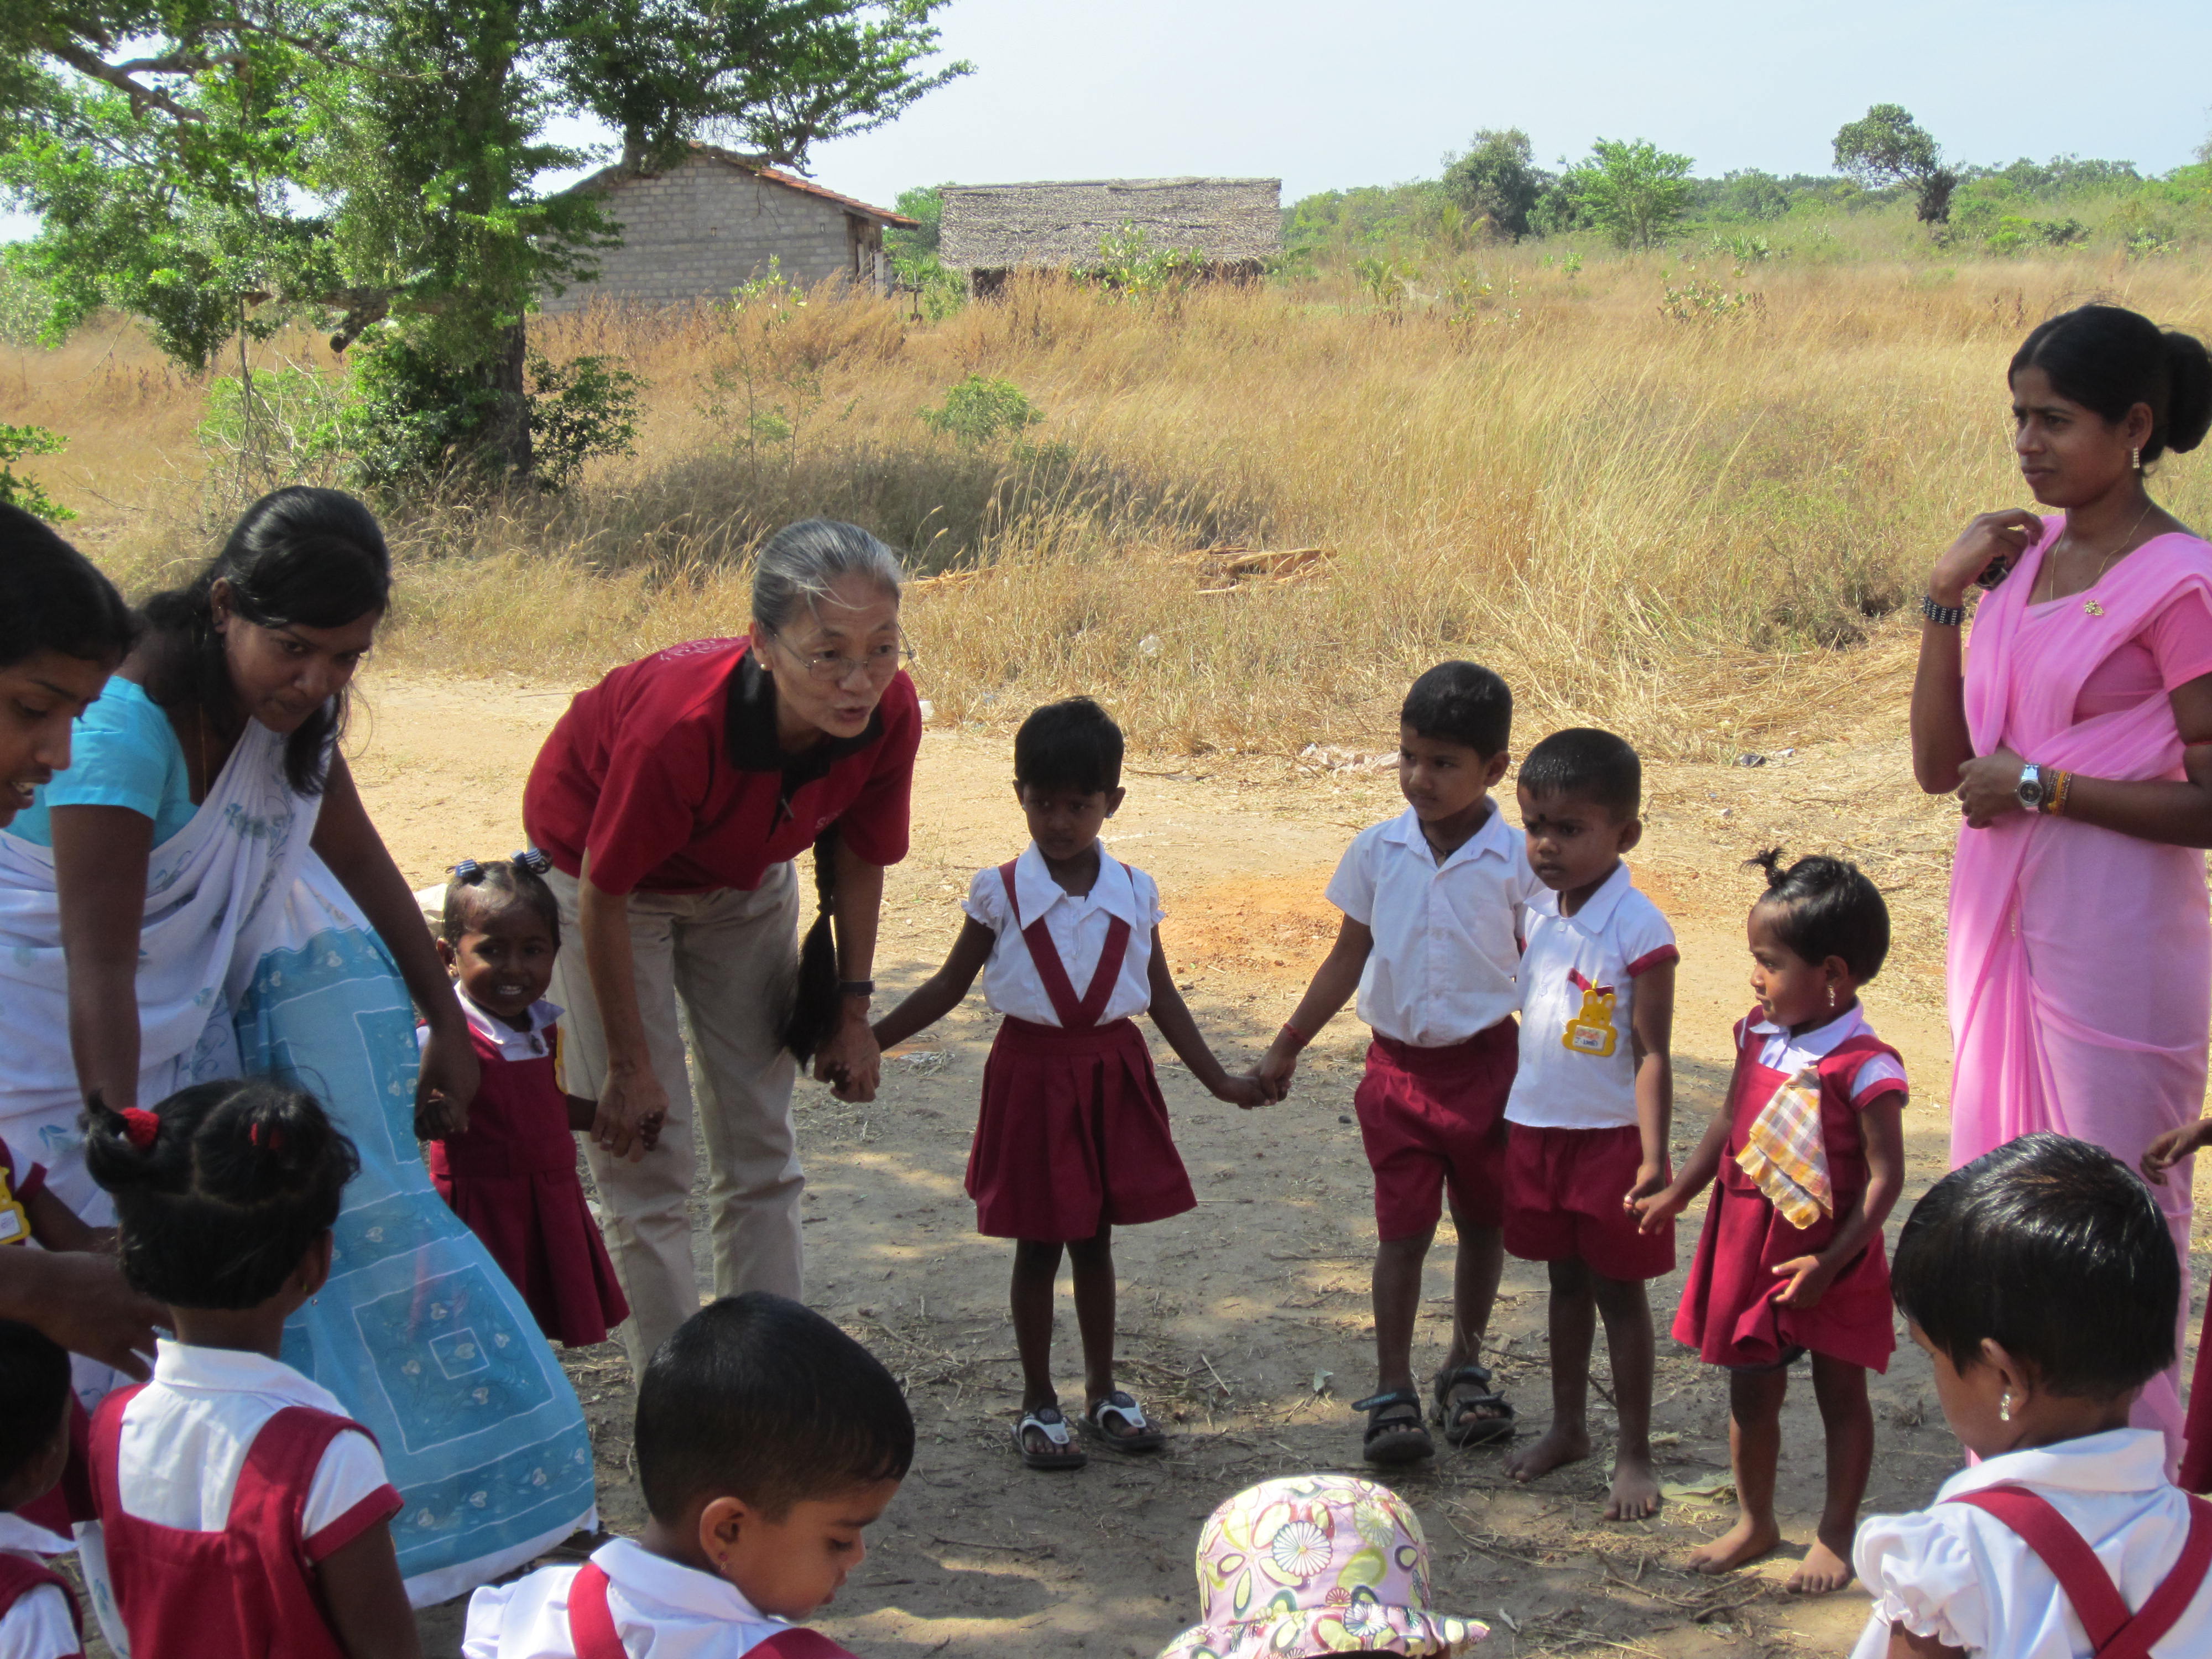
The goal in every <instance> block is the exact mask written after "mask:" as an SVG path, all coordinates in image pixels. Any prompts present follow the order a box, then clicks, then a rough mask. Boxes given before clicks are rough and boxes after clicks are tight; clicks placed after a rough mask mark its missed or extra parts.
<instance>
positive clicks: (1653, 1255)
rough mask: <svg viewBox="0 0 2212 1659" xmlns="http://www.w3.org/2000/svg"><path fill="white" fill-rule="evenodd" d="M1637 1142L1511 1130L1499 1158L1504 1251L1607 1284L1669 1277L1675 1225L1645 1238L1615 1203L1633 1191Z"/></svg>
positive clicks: (1628, 1131) (1626, 1135) (1602, 1134)
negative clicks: (1577, 1269)
mask: <svg viewBox="0 0 2212 1659" xmlns="http://www.w3.org/2000/svg"><path fill="white" fill-rule="evenodd" d="M1643 1161H1644V1137H1643V1133H1642V1132H1641V1131H1640V1130H1638V1128H1637V1127H1636V1126H1635V1125H1634V1124H1633V1123H1629V1124H1624V1125H1622V1126H1620V1127H1617V1128H1612V1129H1546V1128H1538V1127H1533V1126H1531V1125H1529V1124H1526V1123H1516V1124H1514V1125H1512V1126H1511V1141H1510V1145H1509V1146H1508V1147H1507V1150H1506V1153H1505V1248H1506V1249H1507V1250H1509V1251H1510V1252H1511V1253H1512V1254H1513V1255H1517V1256H1519V1257H1520V1258H1521V1259H1522V1261H1570V1260H1573V1261H1583V1262H1585V1263H1587V1264H1588V1266H1589V1270H1590V1271H1591V1272H1592V1273H1601V1274H1603V1275H1604V1276H1605V1277H1606V1278H1607V1279H1658V1278H1662V1277H1663V1276H1664V1275H1666V1274H1668V1273H1672V1272H1674V1223H1673V1222H1671V1221H1669V1222H1668V1224H1667V1225H1665V1226H1664V1227H1662V1228H1660V1229H1659V1230H1658V1231H1656V1232H1649V1233H1647V1232H1644V1231H1642V1230H1641V1229H1640V1228H1638V1226H1637V1225H1636V1218H1635V1217H1634V1216H1632V1215H1631V1214H1630V1213H1629V1212H1628V1210H1627V1208H1626V1205H1625V1204H1624V1203H1623V1202H1622V1200H1625V1199H1626V1197H1627V1196H1628V1191H1629V1188H1632V1187H1633V1186H1635V1185H1636V1170H1637V1167H1638V1165H1639V1164H1642V1163H1643Z"/></svg>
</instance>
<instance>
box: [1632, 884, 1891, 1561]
mask: <svg viewBox="0 0 2212 1659" xmlns="http://www.w3.org/2000/svg"><path fill="white" fill-rule="evenodd" d="M1754 862H1756V863H1757V864H1758V865H1759V866H1760V867H1762V868H1763V869H1765V872H1766V876H1767V890H1766V893H1765V896H1764V897H1762V898H1761V899H1760V900H1759V902H1758V903H1757V904H1755V905H1753V907H1752V910H1751V917H1750V921H1749V933H1750V940H1751V956H1752V963H1753V966H1752V975H1751V986H1752V989H1753V992H1754V993H1755V994H1757V995H1758V998H1759V1006H1758V1007H1756V1008H1754V1009H1753V1011H1752V1012H1750V1013H1748V1014H1747V1015H1745V1016H1744V1018H1742V1020H1741V1021H1740V1022H1739V1023H1738V1024H1737V1025H1736V1033H1735V1035H1736V1061H1735V1078H1734V1079H1733V1080H1732V1081H1731V1083H1730V1084H1729V1098H1728V1109H1726V1110H1725V1111H1724V1112H1723V1113H1721V1114H1719V1115H1717V1116H1716V1117H1715V1118H1714V1119H1713V1121H1712V1123H1711V1127H1708V1128H1707V1130H1706V1131H1705V1139H1703V1140H1702V1141H1700V1142H1699V1145H1698V1150H1697V1152H1695V1154H1693V1155H1692V1158H1690V1161H1689V1162H1688V1163H1687V1164H1686V1165H1685V1166H1684V1167H1683V1170H1682V1172H1681V1174H1680V1176H1677V1177H1676V1178H1675V1181H1674V1185H1673V1186H1671V1187H1669V1188H1667V1189H1666V1190H1665V1191H1664V1192H1662V1193H1661V1194H1658V1195H1657V1196H1656V1198H1652V1199H1650V1200H1646V1201H1645V1202H1644V1205H1643V1206H1640V1211H1641V1213H1642V1214H1643V1215H1644V1217H1645V1218H1646V1220H1647V1223H1650V1224H1652V1225H1656V1221H1657V1220H1659V1219H1661V1218H1672V1217H1673V1216H1674V1215H1675V1214H1676V1213H1678V1212H1680V1210H1681V1209H1682V1208H1683V1207H1684V1206H1686V1205H1687V1204H1688V1203H1689V1201H1690V1200H1692V1198H1694V1197H1695V1196H1697V1194H1699V1192H1700V1191H1702V1190H1703V1189H1704V1188H1705V1187H1706V1186H1707V1185H1708V1184H1711V1185H1712V1188H1713V1195H1712V1200H1711V1205H1710V1206H1709V1207H1708V1208H1707V1209H1706V1211H1705V1231H1704V1233H1703V1234H1702V1236H1701V1237H1699V1240H1698V1254H1697V1259H1696V1260H1695V1261H1692V1263H1691V1264H1690V1278H1689V1283H1688V1285H1687V1286H1686V1288H1685V1289H1684V1291H1683V1292H1682V1305H1681V1309H1680V1311H1679V1312H1678V1313H1676V1315H1675V1316H1674V1337H1675V1340H1677V1341H1680V1342H1687V1343H1689V1344H1691V1345H1692V1346H1695V1347H1696V1348H1697V1349H1698V1351H1699V1353H1700V1354H1701V1355H1702V1356H1703V1357H1704V1358H1705V1361H1706V1362H1707V1363H1708V1364H1715V1365H1719V1366H1721V1367H1723V1369H1725V1370H1727V1371H1728V1372H1729V1460H1730V1462H1732V1463H1733V1465H1734V1466H1735V1486H1736V1497H1737V1500H1738V1503H1739V1504H1740V1506H1741V1510H1740V1513H1739V1515H1738V1517H1737V1520H1736V1524H1735V1527H1734V1528H1732V1529H1731V1530H1729V1532H1727V1533H1725V1534H1723V1535H1722V1536H1721V1537H1719V1538H1717V1539H1716V1540H1715V1541H1713V1542H1711V1543H1710V1544H1708V1545H1706V1546H1705V1547H1703V1548H1701V1549H1699V1550H1698V1551H1696V1552H1694V1553H1692V1556H1691V1558H1690V1565H1691V1566H1692V1567H1693V1568H1694V1569H1696V1570H1697V1571H1701V1572H1726V1571H1729V1570H1730V1569H1732V1568H1735V1567H1737V1566H1741V1565H1742V1564H1743V1563H1745V1562H1747V1561H1750V1560H1753V1559H1757V1558H1758V1557H1759V1556H1762V1555H1764V1554H1765V1553H1767V1552H1768V1551H1770V1550H1771V1549H1772V1548H1774V1547H1775V1546H1776V1545H1777V1544H1778V1543H1779V1542H1780V1541H1781V1536H1782V1534H1781V1532H1780V1529H1779V1528H1778V1524H1777V1522H1776V1520H1775V1516H1774V1476H1775V1465H1776V1462H1777V1460H1778V1456H1779V1455H1780V1449H1781V1415H1782V1402H1783V1399H1784V1395H1785V1394H1786V1393H1787V1391H1788V1389H1789V1373H1790V1365H1791V1364H1793V1363H1794V1362H1795V1361H1796V1359H1797V1358H1799V1357H1800V1356H1802V1355H1803V1354H1804V1353H1805V1352H1807V1351H1808V1350H1809V1351H1810V1352H1811V1353H1812V1356H1813V1387H1814V1393H1815V1395H1816V1396H1817V1397H1818V1399H1819V1401H1820V1420H1821V1423H1822V1425H1823V1427H1824V1428H1825V1429H1826V1438H1827V1453H1828V1482H1827V1501H1826V1504H1825V1505H1824V1507H1823V1508H1822V1510H1821V1514H1820V1526H1819V1528H1818V1529H1817V1533H1816V1536H1815V1538H1814V1543H1813V1547H1812V1548H1811V1549H1810V1550H1809V1551H1808V1553H1807V1555H1806V1557H1805V1559H1804V1562H1803V1564H1802V1565H1800V1566H1799V1567H1798V1568H1797V1570H1796V1571H1795V1572H1793V1573H1791V1574H1790V1589H1793V1590H1799V1591H1806V1592H1820V1591H1826V1590H1835V1589H1842V1588H1843V1587H1844V1585H1846V1584H1848V1583H1850V1580H1851V1567H1850V1559H1851V1537H1852V1534H1853V1533H1854V1531H1855V1530H1856V1529H1857V1525H1858V1510H1859V1500H1860V1499H1861V1498H1863V1497H1864V1496H1865V1493H1866V1483H1867V1475H1868V1473H1869V1470H1870V1469H1871V1468H1873V1464H1874V1411H1873V1408H1872V1407H1871V1406H1870V1405H1869V1403H1868V1401H1867V1383H1866V1374H1867V1372H1868V1371H1869V1370H1877V1371H1880V1370H1887V1369H1888V1368H1889V1356H1890V1354H1891V1352H1893V1350H1894V1349H1895V1347H1896V1346H1897V1340H1896V1335H1895V1328H1894V1321H1893V1317H1892V1314H1891V1310H1890V1299H1889V1264H1888V1261H1887V1257H1886V1256H1885V1255H1884V1254H1883V1250H1882V1241H1881V1229H1882V1223H1883V1222H1884V1221H1886V1220H1887V1219H1888V1217H1889V1212H1890V1207H1891V1206H1893V1204H1895V1203H1896V1202H1897V1195H1898V1191H1899V1187H1900V1185H1901V1184H1902V1182H1903V1178H1904V1173H1905V1132H1904V1127H1903V1120H1902V1113H1903V1110H1904V1106H1905V1066H1904V1063H1903V1061H1902V1060H1900V1059H1899V1056H1898V1053H1897V1050H1896V1049H1894V1048H1891V1047H1890V1046H1889V1045H1888V1044H1887V1043H1886V1042H1882V1041H1881V1039H1880V1038H1878V1037H1876V1036H1875V1034H1874V1033H1873V1031H1872V1030H1869V1029H1868V1026H1867V1023H1866V1016H1865V1013H1864V1012H1863V1011H1862V1010H1861V1008H1860V1007H1859V1000H1858V989H1859V987H1860V986H1861V985H1863V984H1864V983H1865V982H1866V981H1868V980H1870V979H1872V978H1873V977H1874V976H1875V974H1876V973H1878V972H1879V971H1880V970H1881V963H1882V958H1883V957H1885V956H1887V954H1888V951H1889V911H1888V908H1887V906H1885V905H1884V904H1883V903H1882V900H1881V893H1880V891H1879V890H1876V888H1875V884H1873V883H1872V882H1871V881H1869V880H1868V879H1867V878H1866V877H1865V876H1864V875H1863V874H1862V873H1860V872H1859V870H1858V868H1857V866H1854V865H1850V864H1846V863H1844V861H1843V860H1840V859H1831V858H1808V859H1801V860H1798V861H1797V862H1796V864H1794V865H1792V866H1790V867H1789V868H1788V869H1786V870H1785V869H1784V868H1782V860H1781V855H1780V854H1778V853H1765V854H1760V856H1759V858H1758V859H1757V860H1754ZM1716 1176H1717V1177H1718V1180H1717V1182H1716V1181H1715V1177H1716Z"/></svg>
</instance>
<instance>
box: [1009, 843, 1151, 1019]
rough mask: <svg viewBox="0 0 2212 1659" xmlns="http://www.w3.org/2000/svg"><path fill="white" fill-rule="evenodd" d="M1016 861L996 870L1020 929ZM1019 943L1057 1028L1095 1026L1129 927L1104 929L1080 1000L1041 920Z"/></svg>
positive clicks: (1124, 949)
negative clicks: (1057, 1019) (1100, 947)
mask: <svg viewBox="0 0 2212 1659" xmlns="http://www.w3.org/2000/svg"><path fill="white" fill-rule="evenodd" d="M1017 862H1018V860H1014V859H1009V860H1006V862H1005V863H1004V864H1002V865H1000V866H999V879H1000V881H1002V882H1004V883H1005V884H1006V908H1007V909H1008V910H1009V911H1010V912H1011V913H1012V915H1013V918H1014V925H1015V926H1016V927H1020V926H1021V920H1022V907H1021V902H1020V901H1019V900H1018V899H1017V898H1016V897H1015V896H1014V866H1015V864H1016V863H1017ZM1021 932H1022V942H1023V943H1024V945H1028V946H1029V951H1030V961H1031V962H1032V963H1036V970H1037V977H1038V978H1039V979H1040V980H1042V981H1044V994H1046V995H1047V996H1048V997H1050V998H1051V999H1052V1011H1053V1012H1054V1013H1055V1014H1057V1015H1059V1016H1060V1024H1061V1025H1062V1026H1063V1027H1064V1028H1065V1029H1066V1030H1071V1031H1084V1030H1090V1029H1091V1027H1092V1026H1094V1025H1096V1024H1097V1023H1098V1016H1099V1015H1101V1014H1103V1013H1104V1012H1106V1000H1107V999H1108V998H1109V997H1110V996H1112V995H1113V994H1114V981H1115V980H1117V979H1119V978H1120V977H1121V959H1122V957H1124V956H1126V955H1127V953H1128V949H1129V924H1128V923H1127V921H1123V920H1122V919H1121V917H1120V916H1115V918H1114V920H1113V921H1112V922H1111V923H1109V925H1108V927H1107V929H1106V945H1105V948H1104V949H1103V950H1102V951H1099V953H1098V966H1097V969H1095V970H1093V972H1092V973H1091V984H1090V987H1089V988H1088V989H1086V990H1085V992H1084V994H1083V996H1082V998H1081V1000H1078V999H1077V997H1076V994H1075V985H1074V982H1073V981H1071V980H1070V979H1069V978H1068V977H1067V968H1066V964H1065V963H1062V962H1061V961H1060V947H1059V946H1058V945H1054V943H1053V942H1052V933H1051V930H1050V929H1048V927H1046V926H1045V921H1044V918H1043V917H1042V916H1039V917H1038V918H1037V919H1036V921H1033V922H1031V923H1030V925H1029V926H1028V927H1023V928H1022V930H1021Z"/></svg>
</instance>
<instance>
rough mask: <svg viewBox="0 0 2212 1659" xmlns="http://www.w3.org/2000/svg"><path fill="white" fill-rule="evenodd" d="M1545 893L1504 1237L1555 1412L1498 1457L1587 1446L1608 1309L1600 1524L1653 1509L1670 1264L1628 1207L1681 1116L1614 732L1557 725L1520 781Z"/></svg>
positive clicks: (1632, 813) (1666, 987)
mask: <svg viewBox="0 0 2212 1659" xmlns="http://www.w3.org/2000/svg"><path fill="white" fill-rule="evenodd" d="M1516 793H1518V795H1519V797H1520V804H1521V823H1522V828H1523V829H1524V830H1525V831H1526V832H1527V835H1528V861H1529V863H1530V865H1531V866H1532V867H1533V868H1534V870H1535V872H1536V875H1537V877H1538V878H1539V879H1541V881H1542V883H1543V884H1544V886H1545V888H1546V891H1545V892H1544V893H1543V895H1542V896H1540V897H1539V898H1538V899H1536V901H1535V902H1534V903H1533V904H1531V905H1530V907H1529V911H1530V914H1529V917H1528V935H1527V938H1528V944H1527V948H1526V949H1525V950H1523V951H1522V956H1521V974H1520V988H1521V1064H1520V1070H1519V1073H1518V1075H1517V1076H1516V1078H1515V1079H1514V1081H1513V1094H1512V1098H1511V1099H1510V1101H1509V1102H1508V1103H1507V1104H1506V1108H1505V1121H1507V1122H1508V1123H1509V1124H1510V1125H1511V1126H1512V1127H1511V1129H1510V1135H1511V1147H1510V1152H1508V1154H1507V1157H1506V1162H1505V1170H1506V1175H1505V1229H1504V1231H1505V1248H1506V1249H1508V1250H1510V1252H1511V1253H1512V1254H1513V1255H1516V1256H1519V1257H1520V1258H1521V1259H1522V1261H1541V1262H1544V1263H1546V1264H1547V1267H1549V1269H1550V1275H1551V1281H1552V1310H1551V1353H1552V1426H1551V1428H1550V1429H1549V1431H1547V1432H1546V1434H1545V1435H1544V1437H1543V1438H1542V1439H1541V1440H1539V1441H1538V1442H1537V1443H1535V1444H1534V1445H1533V1446H1531V1447H1529V1448H1528V1449H1527V1450H1526V1451H1523V1452H1522V1453H1521V1454H1520V1455H1518V1456H1516V1457H1515V1458H1514V1459H1513V1460H1512V1461H1511V1462H1510V1463H1508V1464H1507V1465H1506V1473H1507V1474H1510V1475H1511V1476H1512V1477H1513V1478H1514V1479H1515V1480H1534V1479H1535V1478H1536V1477H1537V1476H1538V1475H1541V1474H1547V1473H1549V1472H1550V1471H1551V1470H1553V1469H1555V1468H1559V1466H1560V1465H1561V1464H1563V1463H1572V1462H1579V1461H1580V1460H1582V1459H1583V1458H1585V1457H1587V1456H1589V1451H1590V1437H1589V1359H1590V1346H1591V1344H1592V1341H1593V1340H1594V1339H1595V1335H1596V1325H1597V1322H1598V1320H1599V1319H1600V1318H1602V1319H1603V1320H1604V1322H1605V1339H1606V1347H1607V1351H1608V1352H1610V1354H1611V1356H1612V1359H1613V1404H1614V1408H1615V1410H1616V1412H1617V1413H1618V1414H1619V1417H1620V1440H1619V1443H1618V1444H1617V1446H1616V1447H1615V1449H1614V1454H1613V1486H1612V1490H1611V1492H1609V1493H1608V1495H1607V1500H1606V1509H1605V1514H1606V1519H1607V1520H1608V1521H1640V1520H1643V1519H1644V1518H1645V1517H1646V1516H1650V1515H1653V1514H1656V1512H1657V1510H1658V1508H1659V1481H1658V1477H1657V1475H1656V1474H1655V1473H1654V1471H1653V1469H1652V1467H1651V1440H1650V1434H1651V1371H1652V1363H1653V1347H1654V1344H1653V1340H1652V1334H1651V1304H1650V1299H1649V1297H1647V1296H1646V1295H1645V1293H1644V1283H1645V1281H1646V1280H1648V1279H1656V1278H1659V1277H1661V1276H1662V1274H1665V1273H1671V1272H1673V1271H1674V1224H1673V1223H1672V1222H1671V1221H1669V1222H1668V1223H1666V1224H1665V1225H1662V1226H1659V1227H1655V1228H1654V1229H1652V1230H1651V1231H1649V1232H1646V1231H1642V1230H1641V1229H1640V1228H1639V1226H1638V1219H1637V1216H1636V1213H1635V1209H1634V1206H1635V1204H1636V1201H1637V1200H1638V1199H1641V1198H1644V1197H1648V1196H1649V1195H1650V1194H1653V1193H1656V1192H1657V1191H1659V1190H1660V1189H1661V1188H1663V1187H1664V1186H1665V1185H1666V1184H1667V1181H1668V1166H1667V1132H1668V1127H1669V1124H1670V1122H1671V1120H1672V1118H1673V1116H1674V1072H1673V1067H1672V1060H1671V1059H1670V1056H1669V1053H1668V1049H1669V1045H1670V1043H1671V1042H1672V1040H1673V1031H1674V964H1675V963H1676V961H1677V960H1678V959H1679V956H1680V953H1679V952H1678V951H1676V950H1675V948H1674V929H1673V928H1671V927H1668V925H1667V918H1666V917H1665V916H1663V915H1660V913H1659V907H1658V906H1657V905H1656V904H1654V903H1652V902H1651V901H1650V899H1649V898H1646V897H1645V896H1644V895H1643V894H1642V893H1640V892H1638V890H1637V889H1636V887H1635V885H1634V884H1633V883H1632V881H1631V880H1630V878H1629V873H1628V866H1626V864H1624V863H1622V862H1621V854H1624V853H1626V852H1627V851H1628V850H1629V849H1630V848H1632V847H1634V846H1635V845H1636V843H1637V842H1638V840H1640V839H1641V838H1642V836H1643V833H1644V824H1643V821H1642V819H1641V818H1639V817H1638V811H1640V809H1641V807H1642V805H1643V793H1644V774H1643V768H1642V765H1641V764H1640V763H1638V760H1637V757H1636V750H1633V749H1632V748H1631V747H1630V746H1629V745H1628V744H1626V742H1625V741H1623V740H1622V739H1621V738H1617V737H1615V736H1614V735H1613V733H1612V732H1598V731H1594V730H1591V729H1589V728H1588V727H1577V728H1574V729H1571V730H1569V731H1565V732H1553V734H1552V735H1551V736H1550V737H1548V738H1545V739H1544V740H1543V742H1541V743H1540V744H1537V745H1536V746H1535V747H1534V749H1531V750H1529V751H1528V759H1527V760H1525V761H1523V762H1522V763H1521V775H1520V777H1519V779H1518V781H1517V782H1516Z"/></svg>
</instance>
